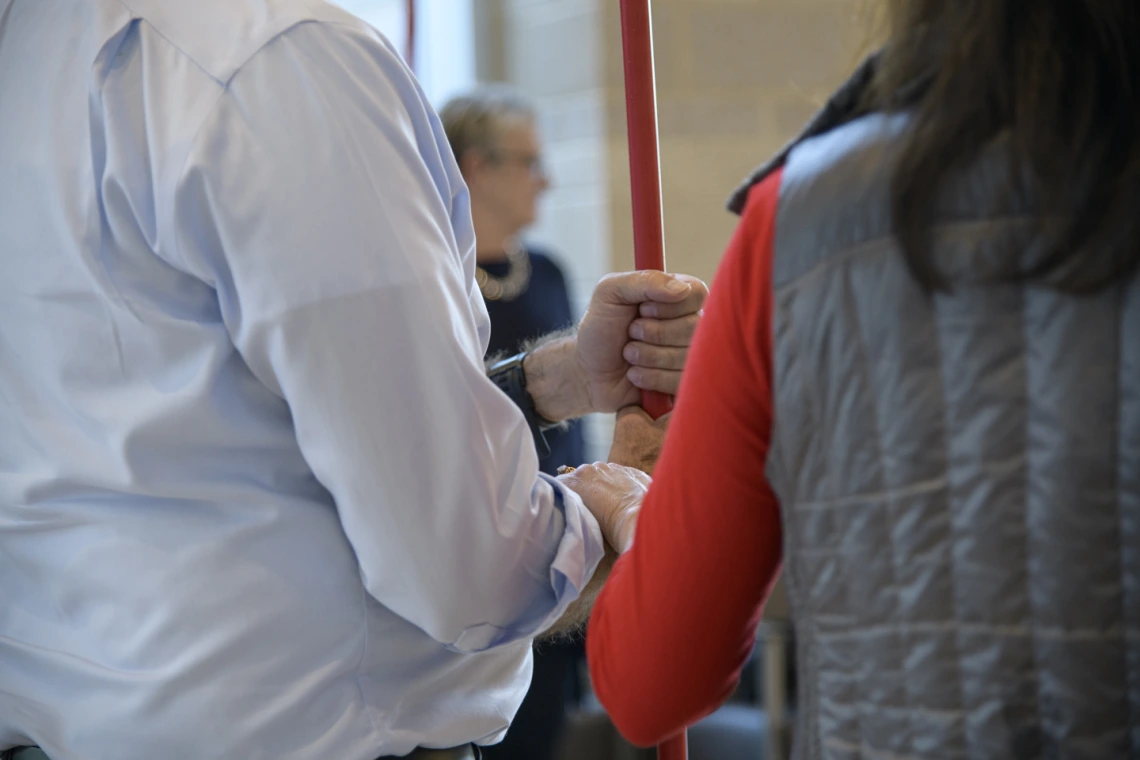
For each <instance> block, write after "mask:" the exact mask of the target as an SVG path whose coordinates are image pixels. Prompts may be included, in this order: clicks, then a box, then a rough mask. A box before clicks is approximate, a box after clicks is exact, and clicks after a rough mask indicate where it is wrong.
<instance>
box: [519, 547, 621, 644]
mask: <svg viewBox="0 0 1140 760" xmlns="http://www.w3.org/2000/svg"><path fill="white" fill-rule="evenodd" d="M617 558H618V553H617V552H616V551H614V548H613V547H612V546H610V545H609V543H607V544H606V553H605V556H604V557H602V561H601V562H599V563H598V567H597V569H596V570H594V575H593V576H592V577H591V578H590V582H589V583H587V584H586V588H585V589H583V590H582V593H581V594H579V596H578V598H577V599H576V600H575V601H573V602H571V603H570V606H569V607H567V608H566V612H564V613H563V614H562V617H560V618H559V619H558V622H556V623H555V624H554V625H553V626H551V627H550V628H548V629H547V630H546V631H545V632H544V633H542V634H541V635H539V637H538V640H539V641H553V640H557V639H561V638H564V637H567V636H572V635H573V634H575V633H578V632H579V631H581V630H582V628H584V627H585V625H586V622H587V621H588V620H589V619H590V613H591V612H592V611H593V609H594V602H595V601H597V599H598V594H600V593H601V592H602V587H603V586H605V585H606V580H608V579H609V577H610V571H611V570H613V568H614V563H615V562H617Z"/></svg>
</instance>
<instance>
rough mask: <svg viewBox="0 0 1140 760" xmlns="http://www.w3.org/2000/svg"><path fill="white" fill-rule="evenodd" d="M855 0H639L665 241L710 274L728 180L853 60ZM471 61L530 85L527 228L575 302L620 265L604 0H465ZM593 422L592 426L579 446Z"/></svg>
mask: <svg viewBox="0 0 1140 760" xmlns="http://www.w3.org/2000/svg"><path fill="white" fill-rule="evenodd" d="M863 2H865V0H653V6H652V7H653V21H654V43H655V48H656V65H657V93H658V109H659V122H660V126H659V130H660V146H661V167H662V192H663V198H664V215H665V247H666V252H667V257H668V263H669V267H670V269H673V270H675V271H685V272H689V273H692V274H695V275H698V276H700V277H703V278H705V279H711V278H712V276H713V274H714V272H715V270H716V266H717V263H718V262H719V261H720V257H721V255H722V253H723V251H724V247H725V244H726V243H727V241H728V239H729V237H730V236H731V234H732V230H733V228H734V226H735V217H733V216H731V215H730V214H729V213H728V212H726V211H725V210H724V202H725V200H726V198H727V197H728V195H729V193H730V192H731V190H732V189H733V188H734V187H735V186H736V184H737V183H738V182H739V181H740V180H741V179H743V178H744V177H745V176H746V175H747V174H748V173H749V172H750V171H751V169H752V168H753V167H755V166H756V165H757V164H759V163H761V162H762V161H763V160H764V159H766V158H767V157H768V156H770V155H771V154H772V153H773V152H775V151H776V150H777V149H778V148H779V147H780V146H781V145H782V144H783V143H784V142H785V141H786V140H787V139H788V138H790V137H791V136H793V135H794V134H795V133H796V132H797V130H798V129H799V128H800V127H801V126H802V124H803V123H804V122H805V121H806V120H807V119H808V117H810V115H811V114H812V113H813V112H814V110H815V109H816V108H817V107H818V106H819V105H821V104H822V103H823V101H824V100H825V99H826V97H827V95H828V94H829V93H830V91H831V90H832V89H833V88H834V87H835V86H836V85H837V84H838V83H839V82H841V81H842V80H843V78H844V77H845V75H846V74H847V73H848V72H849V71H850V70H851V69H853V68H854V66H855V65H856V64H857V62H858V60H859V57H860V54H861V53H862V52H863V51H864V49H865V45H864V42H865V40H866V34H865V29H864V25H863V24H862V22H861V20H860V19H859V18H858V16H857V11H858V10H859V8H860V7H861V3H863ZM475 12H476V15H477V17H479V18H480V23H479V26H480V31H479V34H480V36H481V39H480V40H479V41H478V42H477V49H478V57H479V61H480V76H481V78H482V79H485V80H503V81H508V82H511V83H512V84H514V85H516V86H517V87H519V88H520V89H522V90H523V91H524V92H526V93H527V94H528V95H530V96H531V97H533V98H534V99H535V100H536V101H537V103H538V105H539V110H540V119H541V128H542V131H543V133H544V136H545V138H546V142H547V153H548V160H549V163H550V165H551V168H552V170H553V175H554V181H555V186H554V188H553V189H552V191H551V192H550V193H549V195H548V197H547V198H546V200H545V202H544V207H543V214H542V219H541V221H540V223H539V225H538V226H537V227H536V229H535V230H533V231H532V236H533V237H534V238H535V239H536V240H538V241H541V242H542V243H545V244H547V245H549V246H551V247H552V248H553V249H554V250H555V252H556V253H557V254H559V256H560V258H561V261H562V263H563V265H564V267H565V268H566V270H567V273H568V275H569V276H570V281H571V285H572V287H573V289H574V295H575V297H576V300H577V301H578V303H579V306H581V305H584V304H583V301H584V299H585V298H586V297H587V296H588V295H589V292H590V290H591V289H592V286H593V283H595V282H596V281H597V279H598V278H599V277H600V276H601V275H602V274H604V273H605V272H607V271H611V270H614V269H629V268H632V266H633V235H632V224H631V220H630V201H629V165H628V160H629V159H628V153H627V146H626V132H625V101H624V84H623V73H622V58H621V28H620V15H619V3H618V0H475ZM607 436H608V431H607V429H606V426H605V424H604V423H602V424H595V425H594V426H593V427H592V438H593V439H594V441H595V444H596V447H597V448H596V449H595V451H601V450H602V448H603V447H604V442H605V441H606V440H607Z"/></svg>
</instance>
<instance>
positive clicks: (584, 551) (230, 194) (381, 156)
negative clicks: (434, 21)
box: [173, 23, 603, 652]
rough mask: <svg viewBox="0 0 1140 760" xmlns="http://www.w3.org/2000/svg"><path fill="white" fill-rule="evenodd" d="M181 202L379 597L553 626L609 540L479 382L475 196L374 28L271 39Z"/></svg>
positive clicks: (457, 623)
mask: <svg viewBox="0 0 1140 760" xmlns="http://www.w3.org/2000/svg"><path fill="white" fill-rule="evenodd" d="M173 207H174V213H175V215H176V223H177V225H178V229H179V233H178V235H179V237H178V240H179V250H178V252H177V257H178V262H176V263H177V264H178V265H179V266H182V267H185V268H186V269H187V270H188V271H190V272H192V273H195V274H197V275H198V276H199V277H201V278H202V279H203V280H205V281H207V282H208V283H210V284H212V285H213V286H214V288H215V289H216V291H217V294H218V299H219V304H220V307H221V314H222V319H223V321H224V325H225V328H226V331H227V332H228V334H229V336H230V339H231V340H232V341H233V344H234V345H235V346H236V348H237V350H238V352H239V353H240V356H241V358H242V359H243V360H244V361H245V362H246V364H247V365H248V366H249V369H250V371H251V372H252V375H253V377H254V378H256V381H259V382H261V383H263V384H264V385H265V386H266V387H267V388H269V389H270V391H272V392H273V393H274V394H276V395H278V396H279V397H280V398H281V399H283V400H284V402H285V403H286V404H287V405H288V410H289V413H290V414H291V416H292V421H293V425H294V428H295V431H296V436H297V443H298V445H299V448H300V450H301V452H302V454H303V455H304V457H305V459H306V460H307V462H308V463H309V465H310V467H311V468H312V470H313V473H314V474H315V476H316V478H317V479H318V480H319V481H320V483H321V484H323V485H324V486H325V487H326V488H327V489H328V491H329V492H330V493H331V495H332V497H333V499H334V500H335V503H336V508H337V511H338V513H339V516H340V520H341V522H342V524H343V526H344V530H345V533H346V535H347V537H348V540H349V541H350V543H351V545H352V548H353V549H354V551H355V554H356V557H357V560H358V561H359V564H360V571H361V575H362V578H363V581H364V584H365V586H366V588H367V590H368V592H369V593H370V594H371V595H372V596H373V597H375V598H376V600H378V601H379V602H380V603H382V604H383V605H385V606H386V607H388V608H389V609H391V610H392V611H393V612H395V613H397V614H399V615H401V616H402V617H404V618H405V619H407V620H408V621H410V622H412V623H413V624H415V625H417V626H418V627H420V628H421V629H422V630H423V631H425V632H426V633H427V634H428V635H430V636H431V637H432V638H434V639H436V640H438V641H439V642H441V643H443V644H445V645H448V646H449V647H451V648H453V649H455V650H457V651H462V652H473V651H482V650H486V649H488V648H491V647H495V646H499V645H504V644H508V643H510V642H513V641H517V640H519V639H525V638H529V637H532V636H534V635H535V634H537V633H539V632H541V631H542V630H544V629H545V628H546V627H548V626H549V625H550V624H551V623H553V622H554V621H555V620H556V619H557V618H558V617H559V616H560V615H561V614H562V613H563V612H564V611H565V608H566V607H567V605H569V603H570V602H571V601H573V600H574V599H575V598H576V597H577V595H578V592H579V591H580V590H581V589H582V588H583V587H584V586H585V584H586V582H587V581H588V580H589V578H590V576H591V574H592V573H593V571H594V568H595V566H596V565H597V563H598V561H599V559H600V558H601V556H602V553H603V543H602V537H601V532H600V530H599V528H598V525H597V523H596V521H595V520H594V518H593V517H592V516H591V515H590V514H589V513H588V512H587V511H586V510H585V508H584V507H583V506H582V503H581V501H580V499H579V498H578V497H577V496H576V495H574V494H573V493H572V492H569V491H566V490H563V489H562V488H561V486H559V485H558V483H557V481H555V480H553V479H548V478H545V476H542V477H540V476H539V475H538V462H537V457H536V454H535V451H534V445H533V442H532V440H531V434H530V431H529V429H528V428H527V425H526V423H525V422H524V420H523V417H522V414H521V412H520V411H519V410H518V409H516V408H515V406H514V405H513V404H512V403H511V401H510V399H508V398H507V396H506V395H504V394H503V393H501V392H500V391H499V390H498V389H497V388H496V387H495V385H494V384H493V383H491V382H490V381H489V380H488V379H487V378H486V376H485V375H484V366H483V350H484V348H485V347H486V341H487V333H488V329H487V315H486V310H485V308H484V306H483V304H482V300H481V299H480V298H479V296H478V292H477V290H476V288H475V283H474V233H473V230H472V223H471V218H470V206H469V201H468V196H467V190H466V187H465V186H464V184H463V181H462V178H461V177H460V174H459V170H458V168H457V166H456V165H455V160H454V158H453V156H452V154H451V151H450V149H449V148H448V146H447V143H446V138H445V136H444V134H443V130H442V127H441V125H440V123H439V120H438V118H437V117H436V115H435V114H434V112H432V110H431V108H430V106H429V105H428V104H427V102H426V99H425V98H424V96H423V93H422V92H421V91H420V89H419V86H418V85H417V83H416V82H415V80H414V78H413V77H412V76H411V74H410V73H409V72H408V71H407V69H406V68H405V67H404V65H403V63H402V62H401V61H400V60H399V57H398V56H397V55H396V54H395V53H394V51H393V50H392V49H391V48H390V46H389V45H388V44H387V43H386V42H385V41H384V40H383V38H381V37H380V36H379V35H376V34H375V33H374V32H372V31H371V30H369V29H367V28H364V27H360V28H355V27H352V26H349V25H330V24H318V23H308V24H303V25H299V26H297V27H294V28H293V29H292V30H290V31H288V32H287V33H285V34H283V35H281V36H280V37H278V38H277V39H276V40H274V41H273V42H271V43H269V44H268V45H267V46H266V47H265V48H263V49H262V50H261V51H260V52H259V53H258V54H257V55H256V56H255V57H254V58H252V59H251V60H250V61H248V62H247V63H246V64H245V65H244V66H243V67H242V68H241V70H240V71H239V72H238V74H237V75H236V76H235V77H234V79H233V80H232V81H231V82H230V83H229V84H228V86H227V89H226V90H225V92H224V94H222V95H221V98H220V100H219V102H218V103H217V105H216V106H215V108H214V110H213V113H212V115H211V116H210V117H209V119H208V120H207V121H206V123H205V124H203V125H202V127H201V129H200V130H199V132H198V136H197V138H196V140H195V142H194V144H193V146H192V147H191V149H190V153H189V157H188V160H187V163H186V167H185V170H184V171H183V172H182V174H181V179H180V181H179V184H178V187H177V189H176V191H175V197H174V199H173ZM252 380H253V378H251V381H252Z"/></svg>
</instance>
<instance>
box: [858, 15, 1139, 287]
mask: <svg viewBox="0 0 1140 760" xmlns="http://www.w3.org/2000/svg"><path fill="white" fill-rule="evenodd" d="M885 3H886V10H887V23H888V42H887V45H886V47H885V48H884V51H883V54H882V56H881V59H880V62H879V68H878V71H877V74H876V81H875V84H874V87H873V88H872V96H871V99H872V101H873V102H872V103H870V105H871V106H872V107H875V108H878V109H883V110H888V111H894V110H906V111H908V112H910V113H911V114H912V118H913V121H912V123H911V129H910V130H909V133H908V137H907V138H906V140H907V142H906V145H905V146H904V147H903V150H902V155H901V157H900V161H899V164H898V165H897V168H896V169H895V174H894V177H893V182H892V189H891V196H892V213H893V218H894V229H895V233H896V235H897V237H898V240H899V242H900V244H901V246H902V250H903V252H904V254H905V256H906V259H907V263H908V266H909V267H910V269H911V271H912V273H913V274H914V275H915V277H916V278H917V279H918V280H919V281H920V282H921V283H922V284H923V285H925V286H926V287H927V288H928V289H931V290H946V289H949V287H950V286H951V284H952V283H949V282H947V279H946V277H945V275H943V274H942V273H940V272H939V271H938V267H937V266H936V265H935V261H934V258H933V253H932V250H931V246H932V237H931V230H930V226H931V220H932V215H933V211H934V207H935V204H936V201H937V199H938V197H939V193H940V192H941V191H942V190H943V187H944V185H945V183H946V182H947V180H948V179H949V178H950V176H951V175H952V174H953V173H954V172H955V171H956V170H960V169H964V168H966V167H968V166H969V164H970V163H971V162H972V161H974V160H975V159H977V158H978V157H979V156H981V155H982V153H983V151H985V150H986V149H987V148H989V147H991V146H993V145H996V144H998V143H999V142H1000V144H1001V146H1002V149H1003V150H1004V151H1005V152H1006V155H1007V156H1008V158H1009V160H1010V162H1011V163H1010V173H1009V176H1010V177H1011V178H1024V181H1025V182H1026V187H1028V189H1029V192H1031V194H1032V198H1033V199H1034V206H1033V208H1034V211H1035V217H1036V219H1037V220H1038V221H1039V224H1040V227H1041V231H1042V233H1043V234H1044V235H1046V237H1045V240H1047V241H1048V245H1047V247H1046V249H1045V252H1044V253H1043V254H1042V255H1041V256H1040V257H1039V258H1037V259H1036V260H1033V261H1030V262H1026V261H1025V260H1024V258H1023V257H1022V256H1020V255H1019V252H1017V251H1010V252H1009V253H1008V255H1007V257H1006V258H1007V261H1006V262H1004V263H1003V265H1002V266H1001V267H1000V271H999V272H998V273H997V275H996V278H997V279H999V280H1002V281H1007V282H1030V283H1038V284H1043V285H1047V286H1051V287H1055V288H1058V289H1060V290H1063V291H1068V292H1074V293H1080V292H1091V291H1096V290H1099V289H1100V288H1102V287H1104V286H1106V285H1108V284H1110V283H1112V282H1115V281H1117V280H1120V279H1122V278H1124V277H1126V276H1127V275H1129V274H1130V273H1131V272H1132V271H1134V269H1135V268H1136V267H1137V265H1138V264H1140V0H885ZM1019 182H1020V179H1012V180H1011V183H1013V184H1018V183H1019Z"/></svg>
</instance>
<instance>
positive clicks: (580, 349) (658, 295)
mask: <svg viewBox="0 0 1140 760" xmlns="http://www.w3.org/2000/svg"><path fill="white" fill-rule="evenodd" d="M708 293H709V291H708V287H707V286H706V285H705V284H704V283H703V282H701V281H700V280H699V279H697V278H696V277H690V276H689V275H683V274H666V273H664V272H654V271H642V272H627V273H623V274H611V275H607V276H606V277H604V278H603V279H602V280H601V282H599V283H598V287H597V288H595V289H594V295H593V297H592V298H591V299H590V305H589V306H588V307H587V309H586V314H585V316H584V317H583V318H582V322H581V324H580V325H579V326H578V337H577V348H576V364H577V367H578V371H579V372H580V374H581V377H582V380H583V382H584V383H585V385H586V388H587V392H588V394H589V400H590V406H591V408H592V409H593V410H594V411H597V412H616V411H617V410H619V409H621V408H623V407H626V406H629V405H631V404H636V403H637V402H638V398H639V392H638V391H639V389H644V390H650V391H660V392H662V393H665V394H668V395H675V394H676V392H677V387H678V385H679V384H680V382H681V369H682V368H683V367H684V365H685V358H686V356H687V355H688V352H689V344H690V343H692V340H693V332H694V331H695V330H696V327H697V322H698V321H699V319H700V310H701V307H702V306H703V305H704V302H705V299H706V298H707V297H708Z"/></svg>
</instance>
